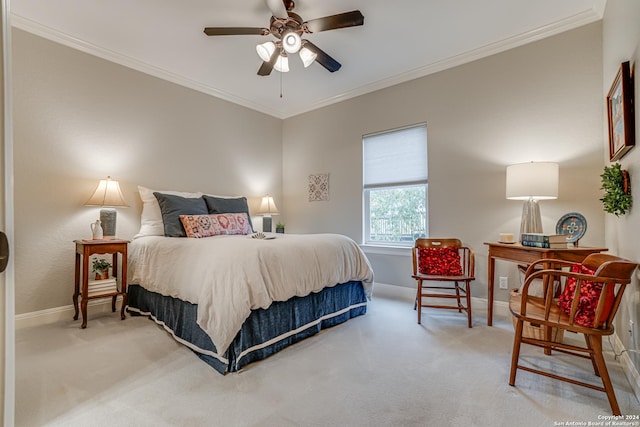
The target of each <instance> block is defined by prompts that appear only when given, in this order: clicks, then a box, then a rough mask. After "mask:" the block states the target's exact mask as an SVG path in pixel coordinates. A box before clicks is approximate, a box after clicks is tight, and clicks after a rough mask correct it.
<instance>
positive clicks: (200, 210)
mask: <svg viewBox="0 0 640 427" xmlns="http://www.w3.org/2000/svg"><path fill="white" fill-rule="evenodd" d="M153 195H154V196H156V199H158V204H159V205H160V211H161V212H162V222H163V223H164V235H165V236H166V237H187V234H186V233H185V231H184V227H182V223H181V222H180V215H200V214H206V213H207V204H206V203H205V202H204V200H203V199H202V197H198V198H197V199H192V198H188V197H180V196H174V195H172V194H163V193H158V192H155V193H153Z"/></svg>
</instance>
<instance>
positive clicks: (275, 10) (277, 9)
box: [264, 0, 289, 19]
mask: <svg viewBox="0 0 640 427" xmlns="http://www.w3.org/2000/svg"><path fill="white" fill-rule="evenodd" d="M264 2H265V3H266V4H267V7H268V8H269V10H270V11H271V14H272V15H273V16H275V17H276V18H280V19H287V18H288V17H289V14H288V13H287V8H286V7H284V2H283V1H282V0H264Z"/></svg>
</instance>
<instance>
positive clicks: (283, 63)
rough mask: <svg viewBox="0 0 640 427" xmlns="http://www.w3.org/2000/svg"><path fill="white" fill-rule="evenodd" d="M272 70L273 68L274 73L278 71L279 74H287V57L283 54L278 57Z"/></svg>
mask: <svg viewBox="0 0 640 427" xmlns="http://www.w3.org/2000/svg"><path fill="white" fill-rule="evenodd" d="M273 68H275V69H276V71H280V72H281V73H288V72H289V58H287V56H286V55H285V54H284V53H283V54H282V55H280V56H279V57H278V60H277V61H276V63H275V65H274V66H273Z"/></svg>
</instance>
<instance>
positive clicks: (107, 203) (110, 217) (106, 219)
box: [85, 176, 129, 240]
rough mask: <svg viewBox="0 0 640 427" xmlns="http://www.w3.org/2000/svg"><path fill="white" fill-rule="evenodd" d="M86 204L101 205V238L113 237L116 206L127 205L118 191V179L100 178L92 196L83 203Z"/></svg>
mask: <svg viewBox="0 0 640 427" xmlns="http://www.w3.org/2000/svg"><path fill="white" fill-rule="evenodd" d="M85 205H86V206H102V209H100V222H101V223H102V230H103V234H104V236H103V238H104V239H105V240H109V239H115V235H116V210H115V208H116V207H127V206H129V205H127V204H126V203H125V201H124V197H122V191H120V184H118V181H113V180H112V179H111V177H110V176H108V177H107V179H101V180H100V183H99V184H98V187H97V188H96V190H95V191H94V192H93V196H91V198H90V199H89V200H88V201H87V203H85Z"/></svg>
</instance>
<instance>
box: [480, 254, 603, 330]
mask: <svg viewBox="0 0 640 427" xmlns="http://www.w3.org/2000/svg"><path fill="white" fill-rule="evenodd" d="M484 244H485V245H487V246H489V255H488V256H487V260H488V261H489V268H488V272H489V274H488V276H489V277H488V282H487V287H488V290H489V295H488V297H487V299H488V302H487V303H488V312H487V325H489V326H492V325H493V287H494V279H495V266H496V259H502V260H505V261H511V262H517V263H520V264H531V263H532V262H534V261H538V260H540V259H561V260H564V261H573V262H582V260H584V259H585V258H586V257H587V255H590V254H595V253H599V252H606V251H607V250H608V249H607V248H583V247H577V248H565V249H545V248H532V247H529V246H522V245H521V244H519V243H513V244H509V243H491V242H485V243H484Z"/></svg>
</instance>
